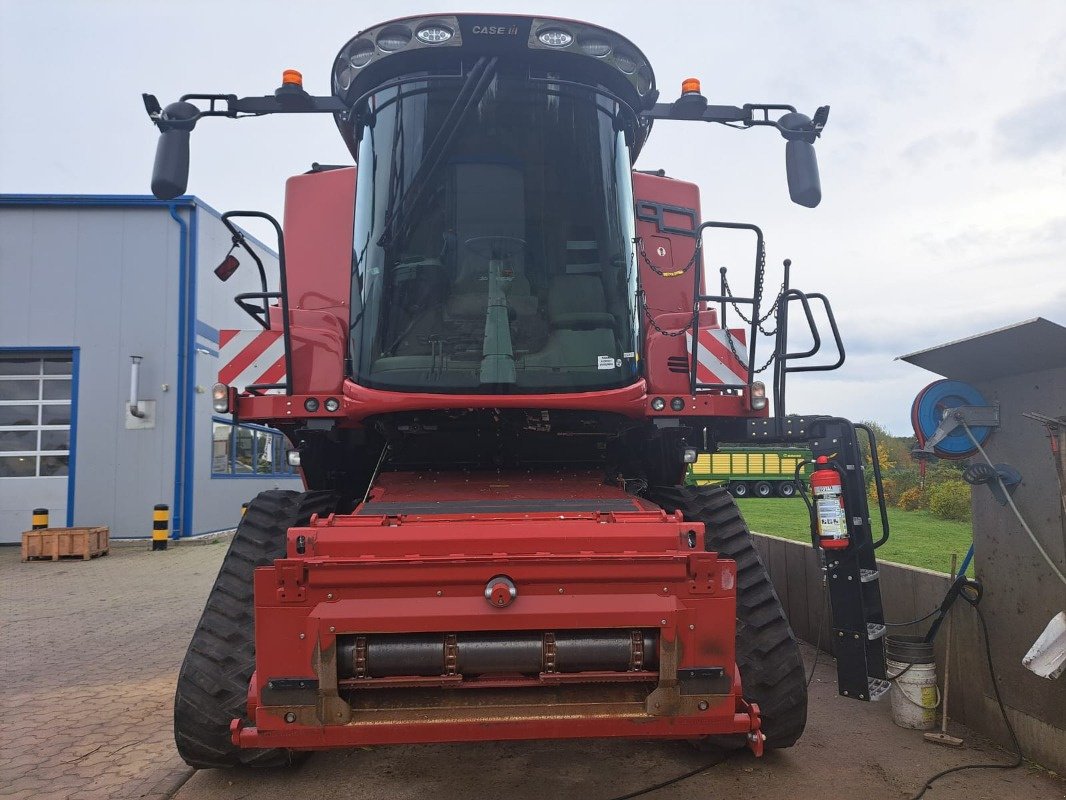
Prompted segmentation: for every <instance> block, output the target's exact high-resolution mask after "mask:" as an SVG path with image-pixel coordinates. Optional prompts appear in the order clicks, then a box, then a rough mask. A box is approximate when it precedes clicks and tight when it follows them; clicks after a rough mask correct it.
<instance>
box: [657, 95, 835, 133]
mask: <svg viewBox="0 0 1066 800" xmlns="http://www.w3.org/2000/svg"><path fill="white" fill-rule="evenodd" d="M700 99H702V96H699V95H697V96H695V97H690V96H689V95H685V96H683V97H682V98H681V99H679V100H676V101H674V102H673V103H656V104H655V105H654V106H652V107H651V108H650V109H648V110H647V111H643V112H641V115H640V116H641V117H643V118H644V119H677V120H696V121H699V122H719V123H723V124H727V125H728V124H738V123H739V124H740V125H741V126H743V127H745V128H753V127H757V126H764V125H765V126H769V127H772V128H777V130H778V131H779V132H780V133H781V135H782V136H783V137H784V138H785V139H788V140H789V141H791V140H793V139H799V140H801V141H805V142H810V143H811V144H814V140H815V139H817V138H818V137H819V136H821V135H822V129H823V128H825V125H826V122H827V121H828V119H829V106H821V107H819V109H818V110H817V111H816V112H814V118H813V119H808V118H807V117H805V116H804V115H802V114H798V115H796V117H791V115H793V114H796V108H795V106H790V105H786V104H783V103H745V104H744V105H743V106H712V105H706V104H705V103H700V102H699V100H700ZM772 111H784V112H786V113H785V115H784V116H783V117H782V118H781V119H786V118H787V119H789V120H790V121H793V125H791V126H790V125H783V124H782V123H781V120H776V119H771V118H770V112H772ZM799 118H802V120H800V119H799Z"/></svg>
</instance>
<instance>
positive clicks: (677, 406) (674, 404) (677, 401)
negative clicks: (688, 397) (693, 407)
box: [670, 397, 685, 411]
mask: <svg viewBox="0 0 1066 800" xmlns="http://www.w3.org/2000/svg"><path fill="white" fill-rule="evenodd" d="M670 408H672V409H673V410H674V411H684V410H685V401H684V400H683V399H682V398H680V397H675V398H674V399H673V400H671V401H670Z"/></svg>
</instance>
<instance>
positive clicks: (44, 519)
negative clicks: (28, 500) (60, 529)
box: [32, 508, 48, 531]
mask: <svg viewBox="0 0 1066 800" xmlns="http://www.w3.org/2000/svg"><path fill="white" fill-rule="evenodd" d="M32 519H33V523H32V524H33V530H35V531H42V530H44V529H45V528H47V527H48V509H47V508H35V509H33V517H32Z"/></svg>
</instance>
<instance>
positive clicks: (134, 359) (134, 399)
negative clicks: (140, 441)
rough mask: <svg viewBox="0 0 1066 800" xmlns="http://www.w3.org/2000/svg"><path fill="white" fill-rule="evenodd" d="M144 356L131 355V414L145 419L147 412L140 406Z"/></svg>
mask: <svg viewBox="0 0 1066 800" xmlns="http://www.w3.org/2000/svg"><path fill="white" fill-rule="evenodd" d="M142 358H143V356H130V402H129V409H130V414H132V415H133V416H135V417H137V418H138V419H144V418H145V416H146V414H145V413H144V412H143V411H141V410H140V408H139V407H138V405H139V403H140V399H139V398H138V395H139V394H140V386H141V359H142Z"/></svg>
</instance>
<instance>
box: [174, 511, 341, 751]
mask: <svg viewBox="0 0 1066 800" xmlns="http://www.w3.org/2000/svg"><path fill="white" fill-rule="evenodd" d="M335 504H336V500H335V498H334V496H333V495H332V494H331V493H329V492H304V493H302V494H301V493H300V492H291V491H280V490H273V491H268V492H263V493H261V494H260V495H258V496H257V497H256V498H255V499H254V500H252V502H251V503H249V504H248V510H247V511H246V512H245V514H244V517H242V519H241V522H240V524H239V525H238V526H237V532H236V534H235V535H234V537H233V541H232V542H230V546H229V550H228V551H227V552H226V557H225V558H224V559H223V561H222V566H221V568H220V569H219V571H218V577H217V578H216V579H215V585H214V586H213V587H212V589H211V594H210V595H209V596H208V598H207V605H206V606H205V608H204V613H203V615H202V616H201V617H200V622H199V623H198V624H197V625H196V630H195V632H194V633H193V636H192V641H191V642H190V644H189V649H188V652H187V653H186V654H185V661H184V662H183V663H182V665H181V671H180V672H179V673H178V686H177V691H176V692H175V695H174V741H175V743H176V744H177V747H178V753H179V754H180V755H181V757H182V758H183V759H184V760H185V763H187V764H189V765H190V766H192V767H197V768H211V767H235V766H238V765H247V766H257V767H277V766H284V765H287V764H290V763H292V761H293V753H292V752H291V751H289V750H282V749H272V750H242V749H240V748H238V747H237V746H236V745H234V744H233V743H232V742H231V741H230V730H229V726H230V722H231V721H232V720H233V719H236V718H238V717H243V716H244V715H245V713H246V707H247V699H248V684H249V682H250V681H251V678H252V672H253V671H254V670H255V638H254V636H255V625H254V622H255V620H254V602H253V596H252V573H253V571H254V570H255V568H256V567H260V566H265V565H269V564H272V563H273V562H274V560H275V559H277V558H283V557H284V556H285V533H286V531H287V530H288V529H289V528H291V527H293V526H294V525H302V524H305V523H306V522H307V521H308V520H310V518H311V515H312V514H315V513H318V514H326V513H329V512H330V511H332V510H333V507H334V505H335Z"/></svg>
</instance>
